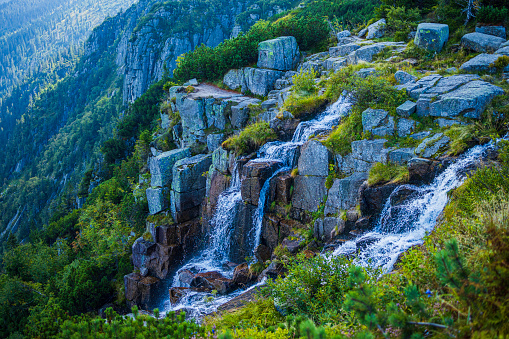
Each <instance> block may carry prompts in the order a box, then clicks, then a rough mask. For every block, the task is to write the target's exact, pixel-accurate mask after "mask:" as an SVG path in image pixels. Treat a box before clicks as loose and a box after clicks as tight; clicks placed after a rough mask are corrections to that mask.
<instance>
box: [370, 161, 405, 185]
mask: <svg viewBox="0 0 509 339" xmlns="http://www.w3.org/2000/svg"><path fill="white" fill-rule="evenodd" d="M407 181H408V168H407V167H406V166H402V165H398V164H395V163H390V162H389V163H387V164H382V163H380V162H377V163H376V164H375V165H374V166H373V167H372V168H371V170H370V171H369V178H368V184H369V185H370V186H374V185H377V184H384V183H404V182H407Z"/></svg>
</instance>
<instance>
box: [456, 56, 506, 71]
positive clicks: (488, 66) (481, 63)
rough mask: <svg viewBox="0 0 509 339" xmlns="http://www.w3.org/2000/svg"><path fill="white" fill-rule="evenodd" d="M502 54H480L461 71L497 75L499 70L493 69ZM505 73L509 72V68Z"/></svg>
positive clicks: (466, 63) (462, 67)
mask: <svg viewBox="0 0 509 339" xmlns="http://www.w3.org/2000/svg"><path fill="white" fill-rule="evenodd" d="M501 56H502V54H479V55H478V56H476V57H474V58H472V59H470V60H468V61H467V62H465V63H464V64H463V65H461V67H460V69H461V70H462V71H465V72H471V73H477V72H487V73H495V72H496V71H497V69H496V68H495V67H492V65H493V64H494V63H495V61H497V59H498V58H500V57H501ZM504 71H506V72H507V71H509V66H507V67H506V68H505V69H504Z"/></svg>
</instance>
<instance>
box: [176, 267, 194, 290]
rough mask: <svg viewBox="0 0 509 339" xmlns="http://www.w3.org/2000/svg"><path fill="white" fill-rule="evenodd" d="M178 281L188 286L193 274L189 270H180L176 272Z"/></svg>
mask: <svg viewBox="0 0 509 339" xmlns="http://www.w3.org/2000/svg"><path fill="white" fill-rule="evenodd" d="M178 277H179V281H180V283H181V284H184V285H187V286H189V285H190V284H191V281H193V278H194V274H193V272H191V271H189V270H180V271H179V272H178Z"/></svg>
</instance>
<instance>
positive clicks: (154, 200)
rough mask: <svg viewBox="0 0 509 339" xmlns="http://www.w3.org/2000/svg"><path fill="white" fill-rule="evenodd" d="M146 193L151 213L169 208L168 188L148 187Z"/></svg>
mask: <svg viewBox="0 0 509 339" xmlns="http://www.w3.org/2000/svg"><path fill="white" fill-rule="evenodd" d="M145 194H146V195H147V202H148V210H149V213H150V214H157V213H159V212H161V211H164V210H165V209H167V208H168V188H166V187H165V188H162V187H159V188H147V190H146V191H145Z"/></svg>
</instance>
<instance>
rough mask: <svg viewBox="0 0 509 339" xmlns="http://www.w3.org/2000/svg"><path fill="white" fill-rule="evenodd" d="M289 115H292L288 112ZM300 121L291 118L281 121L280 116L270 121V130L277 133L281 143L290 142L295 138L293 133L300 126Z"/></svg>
mask: <svg viewBox="0 0 509 339" xmlns="http://www.w3.org/2000/svg"><path fill="white" fill-rule="evenodd" d="M288 114H290V113H289V112H288ZM299 123H300V120H297V119H293V118H289V119H284V118H283V119H280V118H279V116H276V118H275V119H272V120H271V121H270V128H272V129H273V130H274V132H276V134H277V137H278V139H279V140H281V141H290V140H292V138H293V133H294V132H295V130H296V129H297V126H299Z"/></svg>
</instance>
